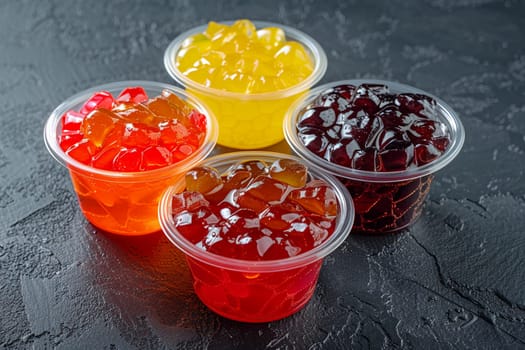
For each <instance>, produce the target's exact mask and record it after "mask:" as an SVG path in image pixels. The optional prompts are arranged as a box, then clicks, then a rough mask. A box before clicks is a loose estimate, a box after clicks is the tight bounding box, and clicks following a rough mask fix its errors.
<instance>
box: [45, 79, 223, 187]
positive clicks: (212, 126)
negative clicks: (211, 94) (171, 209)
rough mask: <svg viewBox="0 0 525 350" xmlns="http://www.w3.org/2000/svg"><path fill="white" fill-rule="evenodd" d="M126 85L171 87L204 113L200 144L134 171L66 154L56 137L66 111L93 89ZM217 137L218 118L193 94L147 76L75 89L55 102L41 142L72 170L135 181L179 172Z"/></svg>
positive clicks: (203, 154) (204, 153)
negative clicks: (167, 162) (106, 167)
mask: <svg viewBox="0 0 525 350" xmlns="http://www.w3.org/2000/svg"><path fill="white" fill-rule="evenodd" d="M129 86H140V87H142V88H144V89H145V90H159V93H160V92H161V91H162V90H164V89H167V90H170V91H171V92H173V93H175V94H177V95H178V96H179V97H182V98H183V99H184V100H185V101H187V102H189V103H190V105H192V106H193V107H194V108H195V109H197V110H198V111H199V112H200V113H202V114H204V115H205V117H206V123H207V129H206V136H205V138H204V141H203V143H202V145H201V146H200V147H199V148H198V149H197V150H196V151H195V152H194V153H192V154H191V155H190V156H189V157H187V158H185V159H183V160H181V161H179V162H177V163H174V164H170V165H168V166H165V167H162V168H158V169H153V170H146V171H134V172H123V171H122V172H120V171H112V170H104V169H97V168H95V167H92V166H89V165H86V164H84V163H81V162H79V161H77V160H76V159H74V158H72V157H70V156H69V155H67V154H66V153H65V152H64V151H63V150H62V149H61V148H60V145H59V143H58V139H57V130H58V128H59V126H60V121H61V118H62V115H63V114H64V113H66V112H67V111H69V110H71V109H73V108H74V107H75V106H78V105H80V104H82V103H83V102H84V101H86V100H87V99H88V98H89V97H90V96H91V95H92V94H93V93H95V92H97V91H109V92H111V93H112V94H114V93H120V91H121V90H122V89H124V88H126V87H129ZM217 138H218V122H217V120H216V118H215V116H214V115H213V113H212V112H211V110H210V109H209V108H208V107H206V106H205V105H204V104H202V103H201V102H200V101H199V100H198V99H197V98H196V97H194V96H193V95H192V94H191V93H188V92H186V91H185V90H183V89H181V88H178V87H176V86H173V85H170V84H165V83H161V82H155V81H146V80H126V81H118V82H112V83H107V84H102V85H97V86H94V87H91V88H88V89H86V90H83V91H81V92H78V93H76V94H74V95H72V96H70V97H69V98H67V99H66V100H64V101H63V102H62V103H61V104H60V105H58V106H57V107H56V108H55V109H54V110H53V111H52V112H51V114H50V115H49V117H48V119H47V121H46V124H45V126H44V142H45V145H46V148H47V150H48V151H49V153H50V154H51V155H52V157H53V158H55V160H57V161H58V162H59V163H60V164H62V165H63V166H65V167H66V168H68V169H69V170H72V171H82V172H85V173H89V174H90V175H92V176H94V177H103V178H104V179H105V180H106V181H111V180H113V181H119V182H135V181H140V180H143V179H147V180H148V181H149V180H151V179H152V178H153V179H154V178H157V177H160V178H162V177H166V176H167V175H170V176H171V175H173V174H174V173H180V172H183V171H185V170H186V169H188V168H189V167H190V166H192V165H193V164H192V163H193V162H194V161H195V160H197V159H200V158H202V159H203V158H205V157H206V156H208V154H210V152H211V151H212V150H213V148H214V146H215V144H216V143H217Z"/></svg>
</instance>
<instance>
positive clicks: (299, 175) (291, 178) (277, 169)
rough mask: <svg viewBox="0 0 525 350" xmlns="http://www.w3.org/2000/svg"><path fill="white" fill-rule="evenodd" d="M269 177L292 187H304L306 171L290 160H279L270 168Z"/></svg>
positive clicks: (299, 164)
mask: <svg viewBox="0 0 525 350" xmlns="http://www.w3.org/2000/svg"><path fill="white" fill-rule="evenodd" d="M269 173H270V176H271V177H272V178H273V179H276V180H279V181H281V182H284V183H286V184H288V185H290V186H293V187H303V186H304V185H306V179H307V177H308V170H307V169H306V166H304V165H303V164H301V163H299V162H296V161H294V160H291V159H279V160H276V161H275V162H273V163H272V165H271V166H270V172H269Z"/></svg>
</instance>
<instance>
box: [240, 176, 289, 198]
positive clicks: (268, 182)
mask: <svg viewBox="0 0 525 350" xmlns="http://www.w3.org/2000/svg"><path fill="white" fill-rule="evenodd" d="M287 190H288V185H286V184H284V183H282V182H280V181H277V180H274V179H272V178H269V177H267V176H258V177H257V178H255V180H254V181H253V182H252V183H251V184H250V185H249V186H248V187H247V188H246V190H245V192H246V193H248V194H249V195H251V196H253V197H255V198H258V199H260V200H263V201H265V202H267V203H270V204H271V203H272V202H281V201H282V200H283V198H284V195H285V193H286V192H287Z"/></svg>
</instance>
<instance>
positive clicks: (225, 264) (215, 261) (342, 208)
mask: <svg viewBox="0 0 525 350" xmlns="http://www.w3.org/2000/svg"><path fill="white" fill-rule="evenodd" d="M282 158H286V159H291V160H295V161H298V162H301V163H303V164H305V162H304V161H303V160H301V159H299V158H298V157H295V156H292V155H289V154H284V153H277V152H263V151H237V152H231V153H224V154H220V155H216V156H213V157H210V158H208V159H206V160H205V161H203V162H202V163H200V165H201V166H211V167H220V166H226V165H231V164H234V161H235V162H236V161H242V160H264V161H267V162H270V160H271V161H273V160H275V159H282ZM305 165H306V164H305ZM308 171H309V173H310V174H311V175H312V176H313V177H314V178H315V179H322V180H324V181H326V182H327V183H328V184H329V185H330V186H331V187H332V188H333V189H334V191H335V194H336V196H337V200H338V204H339V205H338V216H337V217H338V219H337V221H336V226H335V228H334V232H333V233H332V235H330V237H328V239H327V240H325V241H324V242H323V243H321V244H320V245H319V246H317V247H315V248H313V249H312V250H309V251H307V252H304V253H301V254H299V255H296V256H294V257H289V258H285V259H278V260H263V261H253V260H242V259H235V258H229V257H224V256H221V255H217V254H213V253H210V252H207V251H204V250H201V249H199V248H197V246H196V245H195V244H192V243H191V242H190V241H188V240H187V239H186V238H184V236H182V235H181V234H180V233H179V232H178V231H177V229H176V228H175V224H174V221H173V216H172V215H171V199H172V196H173V195H174V194H176V193H180V189H181V186H183V181H184V179H180V180H179V181H178V182H177V183H176V184H174V185H172V186H170V187H168V189H167V190H166V191H165V192H164V194H163V195H162V197H161V200H160V202H159V212H158V213H159V222H160V225H161V228H162V231H163V232H164V234H165V235H166V237H167V238H168V239H169V240H170V241H171V243H173V244H174V245H175V246H176V247H177V248H179V249H180V250H181V251H182V252H184V253H185V254H186V255H188V256H189V257H191V258H193V259H196V260H198V261H200V262H202V263H205V264H208V265H212V266H215V267H218V268H224V269H228V270H234V271H242V272H259V273H263V272H277V271H284V270H290V269H293V268H298V267H301V266H304V265H307V264H309V263H313V262H315V261H318V260H319V259H322V258H324V257H325V256H327V255H328V254H330V253H332V252H333V251H334V250H335V249H337V248H338V247H339V246H340V245H341V244H342V243H343V241H344V240H345V239H346V238H347V237H348V235H349V234H350V231H351V229H352V225H353V223H354V217H355V209H354V203H353V200H352V197H351V195H350V193H349V192H348V190H347V189H346V187H345V186H343V184H342V183H341V182H340V181H338V180H337V179H336V178H335V177H334V176H332V175H330V174H327V173H326V172H324V171H321V170H319V169H316V168H310V167H309V168H308Z"/></svg>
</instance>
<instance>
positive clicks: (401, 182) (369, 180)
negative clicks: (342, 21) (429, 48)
mask: <svg viewBox="0 0 525 350" xmlns="http://www.w3.org/2000/svg"><path fill="white" fill-rule="evenodd" d="M343 84H349V85H354V86H358V85H361V84H380V85H386V86H388V88H389V90H390V92H391V93H396V94H398V93H414V94H423V95H426V96H430V97H432V98H433V99H434V100H435V101H436V103H437V105H436V108H437V118H438V120H439V121H440V122H442V123H444V124H445V125H446V127H447V129H448V131H449V133H450V134H449V136H450V144H449V145H448V147H447V149H446V150H445V152H444V153H443V154H441V156H439V157H438V158H436V159H435V160H433V161H431V162H430V163H427V164H425V165H423V166H420V167H416V168H408V169H406V170H402V171H392V172H374V171H364V170H357V169H353V168H350V167H345V166H342V165H339V164H335V163H332V162H330V161H328V160H326V159H324V158H321V157H319V156H317V155H316V154H314V153H313V152H311V151H310V150H309V149H307V148H306V146H305V145H304V143H303V141H302V140H301V139H300V137H299V136H298V133H297V128H296V126H297V124H298V118H299V116H300V115H301V111H302V110H303V108H305V107H306V106H308V105H309V104H310V103H312V102H313V101H314V100H315V99H316V98H317V97H318V96H319V95H320V94H321V93H322V92H323V91H325V90H327V89H329V88H332V87H335V86H338V85H343ZM284 133H285V138H286V141H287V142H288V144H289V145H290V148H291V149H292V150H293V151H294V152H295V153H296V154H298V155H299V156H300V157H302V158H303V159H305V161H306V162H307V163H308V164H310V165H311V166H313V167H316V168H318V169H321V170H323V171H326V172H328V173H330V174H333V175H335V176H336V177H337V178H338V179H339V180H340V181H341V182H342V183H343V184H344V185H345V186H346V188H347V189H348V191H349V192H350V194H351V195H352V198H353V200H354V206H355V215H356V216H355V222H354V227H353V229H352V232H353V233H354V232H355V233H364V234H383V233H395V232H399V231H401V230H402V229H404V228H407V227H409V226H410V225H411V224H412V223H413V222H415V221H416V220H417V219H418V218H419V216H420V215H421V211H422V208H423V204H424V201H425V198H426V197H427V195H428V192H429V190H430V185H431V183H432V180H433V178H434V175H433V174H434V173H435V172H436V171H438V170H440V169H442V168H443V167H445V166H446V165H447V164H449V163H450V162H451V161H452V160H453V159H454V158H455V157H456V156H457V155H458V154H459V151H460V150H461V147H462V146H463V142H464V139H465V131H464V129H463V125H462V124H461V121H460V119H459V117H458V116H457V114H456V113H455V112H454V110H453V109H452V108H451V107H450V106H448V105H447V104H446V103H445V102H443V101H442V100H440V99H439V98H437V97H435V96H433V95H431V94H429V93H427V92H425V91H423V90H419V89H416V88H414V87H411V86H408V85H404V84H399V83H395V82H390V81H383V80H372V79H370V80H342V81H337V82H332V83H328V84H325V85H322V86H319V87H317V88H315V89H314V90H312V91H311V92H310V93H309V94H308V95H307V96H306V97H305V98H304V99H303V100H301V101H298V102H297V103H296V104H295V105H294V106H292V107H291V109H290V110H289V111H288V114H287V117H286V119H285V121H284Z"/></svg>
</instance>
